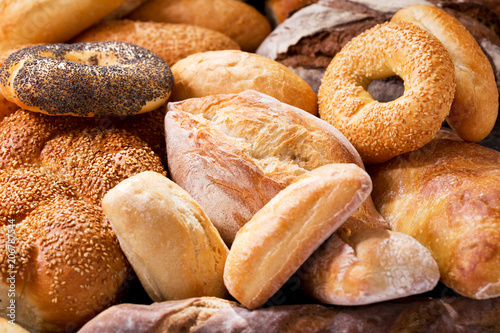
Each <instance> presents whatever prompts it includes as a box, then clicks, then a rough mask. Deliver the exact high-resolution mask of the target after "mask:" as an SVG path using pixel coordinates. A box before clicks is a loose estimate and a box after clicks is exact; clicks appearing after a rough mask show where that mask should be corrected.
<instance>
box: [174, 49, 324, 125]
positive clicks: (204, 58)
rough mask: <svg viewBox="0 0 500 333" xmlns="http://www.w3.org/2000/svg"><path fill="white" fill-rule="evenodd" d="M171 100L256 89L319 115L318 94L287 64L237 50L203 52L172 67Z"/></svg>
mask: <svg viewBox="0 0 500 333" xmlns="http://www.w3.org/2000/svg"><path fill="white" fill-rule="evenodd" d="M172 73H173V74H174V79H175V85H174V88H173V90H172V94H171V96H170V101H180V100H184V99H188V98H193V97H203V96H209V95H218V94H236V93H241V92H243V91H245V90H255V91H258V92H261V93H264V94H267V95H269V96H272V97H274V98H276V99H278V100H279V101H281V102H283V103H287V104H290V105H293V106H295V107H298V108H299V109H302V110H305V111H307V112H309V113H311V114H314V115H316V114H317V109H318V105H317V103H318V101H317V96H316V93H315V92H314V91H313V90H312V88H311V87H310V86H309V85H308V84H307V83H306V82H305V81H304V80H303V79H302V78H301V77H300V76H298V75H297V74H295V73H294V72H292V70H290V69H289V68H288V67H286V66H284V65H282V64H280V63H278V62H276V61H274V60H271V59H268V58H266V57H263V56H260V55H257V54H254V53H248V52H244V51H238V50H222V51H210V52H201V53H197V54H193V55H190V56H188V57H186V58H184V59H182V60H180V61H178V62H177V63H176V64H175V65H173V66H172Z"/></svg>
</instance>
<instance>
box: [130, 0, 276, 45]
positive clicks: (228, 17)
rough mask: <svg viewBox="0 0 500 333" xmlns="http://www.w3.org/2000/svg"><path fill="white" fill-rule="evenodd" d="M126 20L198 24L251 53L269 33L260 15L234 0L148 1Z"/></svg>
mask: <svg viewBox="0 0 500 333" xmlns="http://www.w3.org/2000/svg"><path fill="white" fill-rule="evenodd" d="M128 18H130V19H132V20H140V21H156V22H168V23H187V24H193V25H199V26H202V27H205V28H209V29H212V30H215V31H219V32H222V33H224V34H226V35H228V36H229V37H231V39H233V40H234V41H235V42H237V43H238V44H239V45H240V47H241V49H242V50H243V51H247V52H254V51H255V49H257V47H258V46H259V44H260V43H261V42H262V41H263V40H264V38H266V36H267V35H268V34H269V33H270V32H271V25H270V24H269V22H268V21H267V19H266V17H265V16H264V15H262V14H261V13H260V12H259V11H258V10H256V9H255V8H254V7H252V6H250V5H249V4H246V3H243V2H241V1H235V0H150V1H148V2H146V3H145V4H143V5H142V6H140V7H139V8H138V9H136V10H135V11H133V12H132V13H131V14H130V15H129V16H128Z"/></svg>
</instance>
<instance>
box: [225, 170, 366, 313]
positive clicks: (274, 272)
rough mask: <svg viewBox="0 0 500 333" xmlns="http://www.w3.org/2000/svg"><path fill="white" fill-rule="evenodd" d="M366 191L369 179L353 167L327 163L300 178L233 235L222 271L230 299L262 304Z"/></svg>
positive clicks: (330, 232)
mask: <svg viewBox="0 0 500 333" xmlns="http://www.w3.org/2000/svg"><path fill="white" fill-rule="evenodd" d="M370 191H371V180H370V177H369V176H368V174H367V173H366V172H365V171H364V170H363V169H362V168H360V167H359V166H357V165H355V164H346V163H335V164H327V165H324V166H321V167H319V168H316V169H314V170H312V171H310V172H308V173H305V174H303V175H302V176H300V177H298V178H297V179H296V180H295V181H294V182H293V183H292V184H290V185H288V186H287V187H286V188H285V189H283V190H282V191H281V192H279V193H278V194H277V195H276V196H275V197H274V198H273V199H271V200H270V201H269V202H268V203H267V204H266V205H265V206H264V207H262V208H261V209H260V210H259V211H258V212H257V213H255V215H254V216H253V217H252V218H251V219H250V221H248V222H247V223H246V224H245V225H244V226H243V227H242V228H241V229H240V230H239V231H238V233H237V234H236V238H235V239H234V242H233V244H232V246H231V250H230V251H229V256H228V257H227V261H226V266H225V268H224V283H225V285H226V287H227V289H228V290H229V292H230V293H231V295H232V296H233V297H234V298H236V299H237V300H238V301H239V302H240V303H241V304H243V305H244V306H246V307H247V308H249V309H254V308H257V307H260V306H261V305H263V304H264V303H265V302H266V301H267V300H268V299H269V298H271V296H273V294H274V293H276V292H277V291H278V290H279V289H280V288H281V287H282V286H283V285H284V284H285V282H286V281H287V280H288V279H289V278H290V277H291V276H292V275H293V273H295V271H296V270H297V269H298V268H299V267H300V266H301V265H302V264H303V263H304V262H305V261H306V259H307V258H308V257H309V256H310V255H311V254H312V253H313V252H314V251H315V250H316V248H318V247H319V246H320V245H321V244H322V243H323V242H324V241H325V240H326V239H327V238H328V237H329V236H330V235H331V234H332V233H333V232H335V230H337V229H338V227H339V226H340V225H342V223H344V221H345V220H346V219H347V218H349V216H350V215H351V214H352V213H353V212H354V211H355V210H356V209H357V208H358V207H359V206H360V205H361V204H362V203H363V202H364V201H365V200H366V199H367V198H368V196H369V195H370Z"/></svg>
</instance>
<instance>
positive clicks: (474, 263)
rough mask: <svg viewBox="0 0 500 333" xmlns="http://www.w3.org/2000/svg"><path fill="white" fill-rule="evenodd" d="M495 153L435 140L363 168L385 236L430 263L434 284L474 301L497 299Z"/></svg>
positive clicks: (499, 234) (499, 245) (499, 155)
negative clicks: (397, 236)
mask: <svg viewBox="0 0 500 333" xmlns="http://www.w3.org/2000/svg"><path fill="white" fill-rule="evenodd" d="M499 166H500V152H498V151H494V150H492V149H488V148H485V147H481V146H479V145H476V144H473V143H466V142H463V141H460V140H457V139H455V140H450V139H449V138H446V137H444V138H439V137H438V138H436V139H435V140H433V141H431V142H430V143H428V144H427V145H425V146H424V147H422V148H420V149H419V150H416V151H413V152H410V153H407V154H404V155H402V156H398V157H396V158H394V159H392V160H391V161H388V162H387V163H384V164H380V165H375V166H372V167H370V168H368V171H369V173H370V175H371V177H372V179H373V182H374V190H373V194H372V195H373V199H374V201H375V205H376V206H377V209H378V210H379V211H380V213H381V214H382V215H383V216H384V217H385V219H386V220H387V221H388V222H389V223H390V225H391V228H392V229H393V230H396V231H400V232H403V233H406V234H408V235H410V236H413V237H415V238H416V239H417V240H418V241H419V242H420V243H422V244H423V245H424V246H425V247H427V248H428V249H429V250H430V251H431V253H432V255H433V257H434V258H435V259H436V261H437V263H438V265H439V270H440V272H441V281H442V282H443V283H444V284H445V285H446V286H448V287H449V288H452V289H453V290H455V291H456V292H457V293H459V294H461V295H464V296H467V297H471V298H476V299H486V298H492V297H498V296H500V270H499V269H498V267H500V216H499V211H500V167H499Z"/></svg>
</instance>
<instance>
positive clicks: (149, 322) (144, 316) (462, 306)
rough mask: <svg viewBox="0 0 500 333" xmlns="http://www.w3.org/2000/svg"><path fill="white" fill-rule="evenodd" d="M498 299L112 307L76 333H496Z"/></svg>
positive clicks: (211, 301)
mask: <svg viewBox="0 0 500 333" xmlns="http://www.w3.org/2000/svg"><path fill="white" fill-rule="evenodd" d="M499 316H500V298H496V299H491V300H487V301H476V300H471V299H467V298H465V297H443V298H439V299H433V298H428V297H415V298H407V299H404V300H398V301H396V302H384V303H380V304H373V305H369V306H360V307H351V308H346V307H333V306H322V305H319V304H295V305H292V304H290V303H287V304H286V305H281V306H272V307H267V308H261V309H256V310H248V309H245V308H244V307H241V306H238V305H237V304H235V303H234V302H228V301H226V300H221V299H216V298H208V297H203V298H192V299H187V300H179V301H170V302H163V303H154V304H151V305H139V304H120V305H117V306H113V307H111V308H109V309H107V310H105V311H104V312H102V313H101V314H99V316H97V317H96V318H95V319H94V320H92V321H90V322H89V323H87V324H86V325H85V326H84V327H83V328H82V330H81V331H80V333H93V332H101V333H116V332H120V333H163V332H169V333H178V332H179V333H180V332H186V331H189V332H196V331H198V332H218V333H224V332H284V333H320V332H338V331H341V332H370V333H400V332H440V333H457V332H463V331H467V332H497V331H498V330H500V324H499V321H498V318H499Z"/></svg>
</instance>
